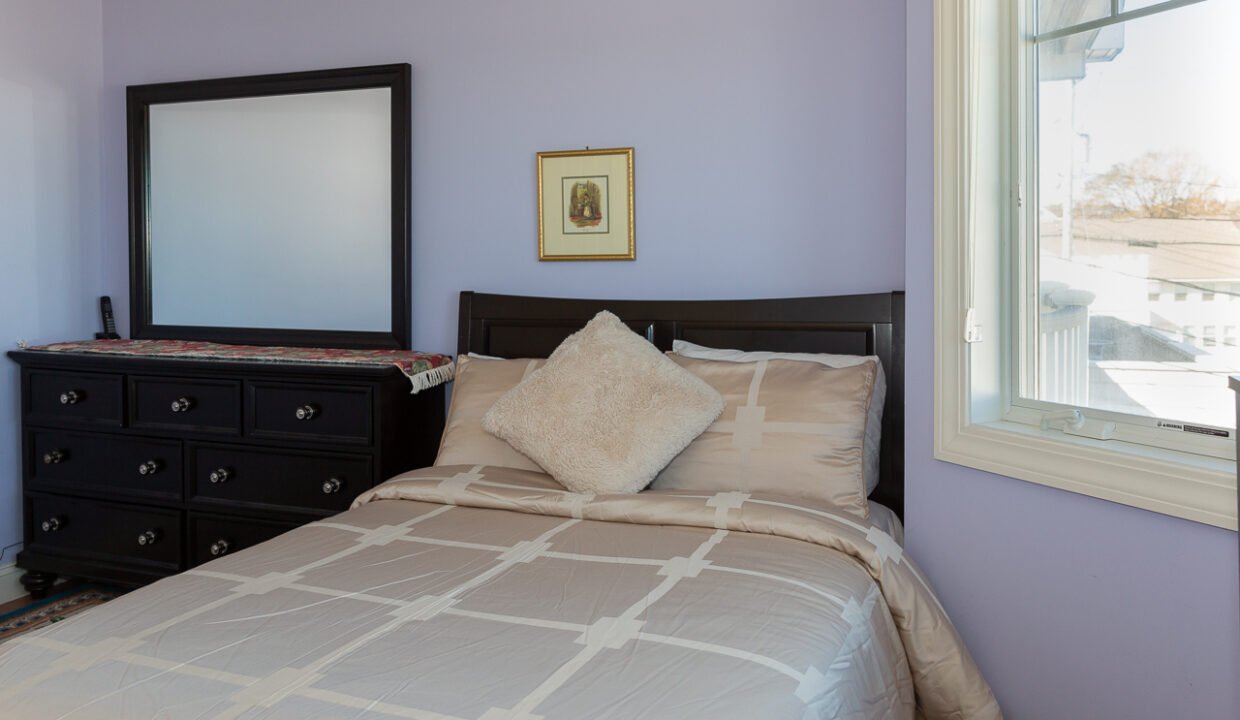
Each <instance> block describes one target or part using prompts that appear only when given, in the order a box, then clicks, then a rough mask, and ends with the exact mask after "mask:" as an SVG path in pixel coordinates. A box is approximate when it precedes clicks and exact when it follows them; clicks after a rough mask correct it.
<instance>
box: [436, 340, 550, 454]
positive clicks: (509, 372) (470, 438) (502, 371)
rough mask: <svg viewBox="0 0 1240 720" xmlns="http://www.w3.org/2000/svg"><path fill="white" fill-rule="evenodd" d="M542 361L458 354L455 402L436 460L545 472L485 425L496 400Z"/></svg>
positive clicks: (453, 395)
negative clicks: (487, 415) (485, 427)
mask: <svg viewBox="0 0 1240 720" xmlns="http://www.w3.org/2000/svg"><path fill="white" fill-rule="evenodd" d="M543 362H544V361H543V360H529V359H526V360H500V359H481V358H477V357H471V356H468V355H462V356H461V357H459V358H457V360H456V378H455V380H454V382H453V385H452V404H451V405H450V406H449V407H448V421H447V422H446V423H445V424H444V429H443V438H442V439H441V440H440V441H439V455H437V456H436V457H435V464H436V465H496V466H499V467H510V468H516V469H518V470H535V471H537V472H543V469H542V468H540V467H538V465H537V464H536V463H535V462H534V461H533V460H530V459H529V458H527V457H526V456H524V455H522V454H521V453H519V452H517V451H516V450H514V449H513V448H512V446H511V445H509V444H508V443H506V442H504V441H503V440H500V439H499V438H497V437H495V436H494V435H492V434H490V433H488V432H487V431H485V430H483V429H482V416H483V415H486V413H487V410H490V409H491V406H492V405H494V404H495V401H496V400H499V398H500V396H501V395H503V394H504V393H506V392H508V391H509V390H511V389H513V388H514V387H516V386H517V385H519V384H520V383H521V381H522V380H524V379H525V377H526V376H527V375H529V374H530V373H532V372H533V371H534V370H535V369H536V368H538V367H541V366H542V364H543Z"/></svg>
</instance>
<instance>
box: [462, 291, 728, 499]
mask: <svg viewBox="0 0 1240 720" xmlns="http://www.w3.org/2000/svg"><path fill="white" fill-rule="evenodd" d="M724 405H725V402H724V400H723V397H722V396H721V395H720V394H719V392H718V391H716V390H715V389H714V388H712V387H711V386H710V385H709V384H707V383H706V382H705V381H703V380H702V379H701V378H698V377H696V376H695V375H694V374H693V373H691V372H689V371H687V370H685V369H684V368H681V367H679V366H678V365H677V364H676V363H674V362H672V361H671V360H669V359H668V358H666V357H664V355H663V353H660V352H659V351H658V350H657V349H655V347H654V346H653V345H651V344H650V343H649V342H647V341H646V340H645V339H644V338H642V337H641V336H640V335H638V334H637V333H635V332H633V331H632V330H631V329H629V327H628V326H627V325H625V324H624V323H623V322H621V321H620V318H618V317H616V316H615V315H613V314H611V313H610V312H607V311H605V310H604V311H603V312H601V313H599V314H598V315H596V316H595V317H594V319H593V320H591V321H590V322H589V323H588V324H587V325H586V326H585V327H584V328H583V329H581V330H579V331H577V332H575V333H573V334H572V335H570V336H569V337H568V338H567V339H565V340H564V342H563V343H561V344H560V346H559V347H558V348H556V350H555V352H553V353H552V354H551V357H549V358H548V359H547V364H546V365H544V366H543V367H541V368H539V369H538V370H536V371H534V372H533V373H531V374H530V375H529V376H528V377H527V378H526V379H525V380H524V381H522V383H521V384H520V385H518V386H517V387H515V388H513V389H512V390H510V391H508V392H507V393H505V394H504V395H503V396H502V397H500V399H499V400H497V401H496V403H495V404H494V405H493V406H492V407H491V409H490V410H489V411H488V412H487V414H486V415H485V416H484V417H483V419H482V427H483V428H484V429H485V430H486V431H487V432H489V433H491V434H493V435H496V436H498V437H500V438H502V439H504V440H507V441H508V443H509V444H511V445H512V446H513V447H514V448H516V449H517V450H519V451H520V452H521V453H523V454H524V455H527V456H528V457H529V458H530V459H532V460H534V462H536V463H538V464H539V465H540V466H542V467H543V469H545V470H546V471H547V472H549V473H551V475H552V477H554V478H555V479H556V480H558V481H559V482H560V484H561V485H563V486H564V487H566V488H568V489H569V490H572V491H573V492H583V493H599V494H606V493H634V492H638V491H639V490H641V489H643V488H645V487H646V486H647V485H649V484H650V481H651V480H653V479H654V476H655V475H656V474H658V472H659V471H660V470H662V469H663V468H664V467H665V466H666V465H667V464H668V463H669V462H671V461H672V458H674V457H676V454H677V453H679V452H680V451H681V450H683V449H684V448H685V446H687V445H688V444H689V443H690V442H692V441H693V439H694V438H696V437H697V436H698V435H699V434H701V432H702V431H703V430H705V429H706V428H707V427H709V426H710V424H711V423H712V422H714V421H715V418H717V417H719V414H720V413H722V412H723V408H724Z"/></svg>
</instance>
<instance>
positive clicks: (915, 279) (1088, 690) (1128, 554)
mask: <svg viewBox="0 0 1240 720" xmlns="http://www.w3.org/2000/svg"><path fill="white" fill-rule="evenodd" d="M931 6H932V3H931V1H930V0H909V2H908V15H907V23H908V44H907V62H908V73H907V83H908V100H907V103H908V108H907V112H908V140H907V157H908V162H907V164H908V179H907V182H908V185H907V188H908V189H907V198H908V205H907V215H906V218H905V224H906V228H907V236H908V244H907V247H906V249H905V253H906V254H905V263H906V266H907V276H906V284H907V289H908V307H909V317H908V322H909V333H908V346H909V348H910V352H909V354H908V358H909V361H908V369H907V377H908V387H909V394H908V399H907V412H908V416H907V418H908V420H907V422H908V426H907V427H908V459H907V472H908V480H907V498H906V506H907V508H908V518H907V538H908V545H909V547H910V548H912V552H913V553H914V556H915V557H916V558H917V560H918V561H919V562H920V563H921V564H922V566H923V567H924V568H925V570H926V572H927V573H928V574H929V575H930V577H931V578H932V580H933V582H934V584H935V586H936V588H937V589H938V591H939V594H940V596H941V598H942V600H943V602H944V605H945V606H946V607H947V609H948V610H949V612H950V613H951V615H952V619H953V620H954V621H955V623H956V625H957V627H958V628H959V629H960V631H961V634H962V635H964V637H965V639H966V640H967V641H968V644H969V647H970V649H971V650H972V651H973V654H974V656H975V657H976V658H977V660H978V662H979V664H980V665H981V666H982V668H983V669H984V671H985V673H986V676H987V678H988V679H989V680H990V682H991V684H992V686H993V687H994V689H995V692H996V694H997V695H998V697H999V700H1000V702H1001V703H1002V704H1003V706H1004V708H1005V710H1006V712H1007V714H1008V717H1010V718H1014V719H1015V720H1023V719H1025V718H1031V719H1035V718H1036V719H1041V718H1048V719H1051V718H1054V719H1058V718H1091V719H1093V718H1096V719H1098V720H1112V719H1114V720H1121V719H1122V720H1135V719H1138V718H1150V719H1151V720H1154V719H1157V720H1164V719H1165V718H1194V719H1196V718H1201V719H1202V720H1206V719H1207V718H1210V719H1214V718H1217V719H1218V720H1223V719H1224V718H1240V599H1238V597H1237V592H1238V590H1237V588H1238V587H1240V582H1238V578H1237V567H1238V561H1237V550H1236V534H1235V533H1233V532H1228V531H1225V530H1219V529H1217V528H1212V527H1207V526H1204V525H1198V524H1195V523H1191V522H1186V521H1182V520H1175V519H1172V518H1169V517H1166V516H1162V515H1156V514H1154V513H1149V512H1145V511H1142V510H1135V509H1132V508H1128V507H1125V506H1122V505H1116V504H1112V503H1108V502H1105V501H1101V500H1094V499H1092V498H1087V497H1084V496H1081V495H1074V494H1071V493H1066V492H1061V491H1058V490H1053V489H1051V488H1047V487H1043V486H1040V485H1033V484H1029V483H1025V482H1021V481H1018V480H1012V479H1009V478H1005V477H1000V476H996V475H990V474H987V473H983V472H977V471H973V470H967V469H965V468H962V467H959V466H955V465H950V464H947V463H942V462H938V461H935V460H933V459H932V452H933V448H932V443H933V435H932V432H931V427H932V422H933V394H932V388H933V378H932V372H933V366H932V360H933V358H932V356H931V353H929V352H917V351H915V350H914V349H915V348H930V347H931V346H932V344H933V336H932V323H933V316H932V313H931V298H932V296H933V290H932V289H933V285H932V281H933V277H932V272H931V266H932V261H933V248H932V241H933V236H932V227H931V223H932V220H933V215H932V206H931V202H932V199H933V198H932V192H933V179H932V167H933V166H932V162H933V145H932V139H931V132H932V128H933V119H932V115H931V112H932V105H931V98H932V96H931V92H932V89H931V86H932V75H931V63H932V35H931V33H932V29H931V28H932V12H931Z"/></svg>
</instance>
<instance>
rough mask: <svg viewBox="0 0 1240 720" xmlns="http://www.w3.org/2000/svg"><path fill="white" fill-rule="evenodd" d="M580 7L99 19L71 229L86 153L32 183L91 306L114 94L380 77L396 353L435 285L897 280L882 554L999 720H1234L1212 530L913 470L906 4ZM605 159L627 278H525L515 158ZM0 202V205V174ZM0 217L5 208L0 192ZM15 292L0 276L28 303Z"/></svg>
mask: <svg viewBox="0 0 1240 720" xmlns="http://www.w3.org/2000/svg"><path fill="white" fill-rule="evenodd" d="M26 6H30V7H36V5H35V3H33V2H29V3H24V4H22V7H26ZM906 6H907V13H906ZM0 7H3V8H5V10H6V12H5V18H4V19H5V21H6V22H5V25H4V26H3V27H0V41H6V42H0V53H5V54H0V57H3V58H4V60H5V61H4V62H3V63H2V64H0V72H2V73H3V78H4V79H5V80H8V79H9V75H10V74H11V73H10V66H11V65H14V63H12V62H11V61H10V60H9V59H8V54H7V53H11V52H13V51H12V50H9V49H8V48H7V47H6V46H8V45H9V42H7V41H8V40H9V38H8V37H6V36H5V35H4V27H11V26H12V25H11V24H10V23H8V22H7V21H8V17H9V13H8V12H7V10H8V7H9V6H8V5H0ZM75 8H76V6H75ZM595 8H596V6H593V5H584V6H583V5H581V4H579V3H570V2H567V1H565V0H546V1H543V2H539V3H513V2H502V1H500V0H493V1H489V2H483V1H481V0H478V1H475V2H457V3H429V2H426V3H414V2H400V1H398V0H391V1H390V2H377V1H375V2H353V3H340V2H332V1H328V0H301V1H296V2H295V1H294V0H267V1H265V2H262V3H250V2H242V1H240V0H232V1H229V2H213V3H201V2H189V1H188V0H177V1H172V0H106V1H105V3H104V10H103V20H102V24H103V49H102V52H103V57H104V72H103V76H102V82H103V88H104V92H103V105H102V117H101V123H102V124H101V127H102V138H103V163H102V167H101V170H102V178H103V186H102V187H103V188H104V191H103V196H102V206H101V209H100V207H99V206H98V205H97V204H96V203H95V200H94V198H93V196H92V195H91V194H90V192H87V191H86V190H88V189H89V188H90V187H93V184H92V182H93V181H92V180H91V178H92V177H93V171H92V169H91V167H90V164H89V163H90V161H89V156H90V153H89V149H90V143H92V142H95V141H96V140H94V139H93V138H94V136H93V135H92V134H91V132H88V131H81V130H78V131H66V132H61V133H60V137H62V138H68V139H71V140H73V141H74V142H77V143H80V144H82V146H83V147H84V148H85V149H86V150H87V152H85V155H86V160H83V159H82V154H81V153H73V154H66V155H65V157H66V158H69V159H71V160H76V161H79V162H84V165H83V167H81V168H77V169H76V170H75V171H74V172H76V173H77V174H76V175H73V174H70V175H61V176H58V177H59V179H56V178H53V179H51V180H50V181H48V183H47V187H50V188H59V189H58V190H55V191H54V193H55V194H54V195H53V196H54V197H56V199H55V200H54V204H56V205H57V206H58V207H59V208H60V209H63V208H62V207H61V206H63V205H64V204H66V203H70V202H72V203H76V205H70V210H69V214H70V216H72V217H74V218H76V219H77V222H78V224H86V225H89V219H90V218H92V217H94V215H95V214H96V213H101V216H102V223H103V243H104V247H105V249H106V252H105V253H104V255H103V257H105V258H106V261H105V262H104V284H103V287H104V288H105V289H106V290H108V291H110V292H111V293H112V294H113V295H114V296H115V297H118V298H123V297H124V296H125V290H126V288H127V283H128V280H127V270H126V265H125V257H126V240H125V238H126V225H127V220H126V216H125V187H124V180H125V148H124V142H123V137H124V134H123V128H124V104H123V97H124V86H125V85H127V84H131V83H139V82H154V81H162V80H178V79H188V78H197V77H208V76H220V75H232V74H248V73H258V72H278V71H289V70H303V69H309V68H315V67H332V66H343V65H353V64H365V63H376V62H393V61H408V62H411V63H412V64H413V67H414V138H413V140H414V165H415V168H416V169H415V175H414V202H415V205H414V218H415V220H414V246H415V247H414V257H415V259H416V264H415V267H414V283H415V286H414V287H415V289H414V307H415V310H414V323H415V325H414V336H415V340H416V342H417V344H418V345H419V346H422V347H425V348H428V349H436V350H447V349H451V348H452V344H453V328H454V314H455V294H456V292H457V291H459V290H460V289H463V288H477V289H482V290H490V291H500V292H524V293H539V294H561V295H583V296H585V295H594V296H617V297H619V296H629V297H653V296H665V297H708V296H728V297H736V296H744V295H750V296H761V295H771V296H773V295H785V294H799V293H834V292H854V291H879V290H888V289H891V288H894V287H899V286H901V285H902V284H905V283H906V282H907V287H908V290H909V310H910V337H909V347H910V353H909V359H910V363H909V387H910V389H911V392H910V395H909V399H908V403H909V407H908V410H909V428H908V434H909V461H908V465H909V468H908V469H909V481H908V485H909V487H908V492H909V503H908V504H909V517H908V531H909V544H910V546H911V547H912V548H913V552H914V553H915V556H916V557H917V558H918V559H919V561H920V562H921V563H922V565H924V566H925V568H926V569H927V571H928V572H929V573H930V575H931V577H932V579H933V580H934V582H935V584H936V585H937V587H938V588H939V591H940V593H941V595H942V596H943V599H944V601H945V604H946V605H947V607H948V609H949V610H950V611H951V613H952V615H953V618H954V619H955V621H956V623H957V625H958V626H959V628H960V630H961V632H962V634H963V635H964V636H965V638H966V640H967V641H968V643H969V645H970V647H971V648H972V649H973V651H974V653H975V655H976V656H977V657H978V659H979V661H980V662H981V664H982V666H983V668H984V669H985V672H986V674H987V676H988V677H989V678H990V680H991V681H992V683H993V684H994V686H995V689H996V692H997V693H998V695H999V697H1000V700H1001V701H1002V702H1003V703H1004V705H1005V707H1006V708H1007V710H1008V714H1009V716H1010V717H1013V718H1017V719H1018V720H1020V719H1022V718H1076V717H1089V718H1165V717H1182V718H1233V717H1240V695H1238V692H1240V691H1238V690H1237V688H1236V683H1235V679H1236V678H1237V677H1240V627H1238V626H1237V622H1238V621H1237V617H1238V612H1240V611H1238V610H1237V597H1236V592H1237V591H1236V588H1237V578H1236V572H1237V559H1236V545H1235V542H1236V538H1235V535H1234V534H1232V533H1228V532H1225V531H1221V530H1215V529H1211V528H1207V527H1204V526H1200V525H1195V524H1192V523H1187V522H1181V521H1177V520H1172V519H1169V518H1165V517H1162V516H1158V515H1153V514H1150V513H1145V512H1142V511H1138V510H1131V509H1128V508H1124V507H1121V506H1118V505H1112V504H1109V503H1105V502H1101V501H1095V500H1091V499H1088V498H1084V497H1081V496H1077V495H1072V494H1068V493H1063V492H1059V491H1055V490H1051V489H1047V488H1043V487H1040V486H1035V485H1030V484H1026V483H1022V482H1019V481H1015V480H1010V479H1007V478H1002V477H996V476H992V475H987V474H984V473H979V472H973V471H969V470H965V469H962V468H959V467H955V466H951V465H946V464H943V463H938V462H935V461H934V460H932V459H931V432H930V427H931V418H932V415H931V401H932V398H931V365H930V360H931V359H930V353H929V352H928V348H929V347H931V344H932V343H931V340H932V338H931V334H930V323H931V315H930V303H929V301H930V298H931V288H932V284H931V280H932V278H931V276H930V265H931V259H932V249H931V235H930V222H931V209H930V202H931V194H932V184H931V182H932V181H931V174H930V168H931V150H932V148H931V144H930V143H931V139H930V129H931V95H930V82H931V77H930V62H931V35H930V33H931V30H930V28H931V19H932V18H931V2H930V0H907V3H901V2H899V1H898V0H872V1H869V2H863V0H803V1H799V2H793V1H792V0H782V1H781V2H779V3H763V2H757V1H756V0H745V1H741V0H727V1H723V2H712V3H705V2H701V3H689V2H684V3H672V2H656V1H654V0H641V1H640V2H626V3H622V4H620V3H615V4H612V6H610V7H608V8H607V9H606V11H603V10H596V9H595ZM54 12H55V11H53V10H48V11H45V12H44V11H39V12H36V11H34V10H30V9H26V10H23V14H24V16H23V17H19V21H20V20H28V21H29V22H30V23H36V21H37V22H38V23H44V24H48V23H53V20H52V15H54ZM88 15H89V13H88ZM78 22H84V21H82V20H70V19H68V18H66V19H65V21H64V23H54V24H56V25H57V27H58V31H63V30H64V28H59V25H61V24H68V25H73V24H74V23H78ZM16 26H17V27H19V28H22V29H21V32H22V33H23V34H26V28H25V27H22V26H23V22H18V23H16ZM94 42H95V43H96V44H97V39H96V40H95V41H94ZM43 43H44V44H45V45H48V46H49V47H47V48H46V49H45V50H39V49H38V47H36V46H34V45H31V46H30V49H28V50H24V51H19V52H22V53H26V54H24V55H21V61H20V62H17V63H16V64H15V65H14V66H15V67H17V68H19V69H20V68H22V67H25V66H26V65H29V66H30V67H32V68H35V69H37V70H38V71H39V72H40V73H44V72H47V70H48V68H56V67H63V66H64V64H65V63H69V64H74V65H75V68H74V69H73V72H72V73H69V69H62V72H63V73H69V74H68V75H67V77H69V78H72V79H71V80H62V81H61V82H62V85H65V86H67V87H69V88H70V89H71V91H72V92H70V93H69V100H68V101H66V102H68V105H69V106H70V107H76V105H77V104H78V103H80V101H81V100H82V99H83V98H93V97H94V95H93V92H94V87H93V85H92V83H93V82H94V81H93V80H91V78H92V77H94V76H93V75H91V73H92V72H97V71H94V70H92V66H91V64H90V62H89V61H88V60H87V59H86V58H84V55H90V54H91V52H92V51H91V50H90V48H91V47H92V45H91V41H90V39H89V38H85V39H82V41H81V42H72V43H70V42H68V41H65V42H64V45H63V46H61V45H59V44H57V43H47V42H46V40H44V41H43ZM905 43H907V48H905ZM23 47H24V46H23ZM905 50H907V53H906V52H905ZM40 53H45V55H46V56H45V55H44V54H40ZM45 66H46V67H45ZM906 71H907V72H906ZM79 74H80V76H79ZM0 87H7V86H0ZM906 103H907V106H908V107H907V113H906V108H905V105H906ZM0 107H3V106H0ZM79 111H80V110H78V111H73V112H69V111H66V113H67V115H66V116H68V117H77V115H76V114H75V113H76V112H79ZM2 112H3V110H0V113H2ZM80 112H84V111H80ZM0 117H6V118H7V115H0ZM82 117H86V115H82ZM6 122H7V120H6ZM41 124H42V123H40V125H41ZM83 138H87V139H88V140H89V142H83ZM5 142H6V141H5V140H4V139H2V138H0V143H5ZM629 144H631V145H634V146H636V148H637V183H638V184H637V218H638V257H639V260H638V261H637V262H635V263H598V264H576V263H574V264H539V263H538V262H537V261H536V260H535V251H534V243H535V239H534V232H535V230H534V228H535V225H534V223H535V218H534V201H533V193H534V187H533V184H534V181H533V154H534V153H535V152H536V151H538V150H549V149H559V148H570V147H580V146H584V145H591V146H595V147H598V146H608V145H629ZM0 147H4V148H6V149H7V148H8V147H9V146H8V145H7V144H0ZM14 147H18V146H17V145H14ZM906 161H907V164H908V170H909V172H908V174H907V176H906V173H905V163H906ZM65 178H70V179H69V180H65ZM3 182H8V183H9V184H13V183H12V179H11V176H10V174H9V171H7V170H6V169H2V168H0V183H3ZM74 188H76V190H74ZM83 188H85V189H83ZM71 191H72V192H71ZM47 192H48V191H47V190H45V189H44V188H43V186H40V193H41V194H42V195H46V194H47ZM906 194H907V206H906V197H905V196H906ZM0 197H3V198H5V202H6V203H8V202H9V201H8V198H10V197H18V198H23V197H29V193H28V192H27V193H26V194H25V195H23V194H22V193H21V192H17V193H16V194H10V192H9V191H8V189H7V186H6V187H5V191H4V192H3V194H0ZM30 212H33V213H34V215H30ZM30 212H28V213H27V215H26V216H30V217H41V218H43V219H44V220H46V221H48V222H51V221H52V220H54V219H56V218H57V217H58V215H55V214H51V213H47V212H45V211H38V210H31V211H30ZM40 212H42V213H43V214H41V215H40V214H39V213H40ZM0 217H4V216H0ZM23 217H25V216H23ZM83 219H85V221H84V220H83ZM4 228H5V233H4V238H5V240H4V241H5V242H6V246H5V252H6V253H9V252H10V251H9V250H8V245H7V243H9V242H10V241H9V240H8V237H10V234H9V233H8V232H7V228H8V226H7V225H5V226H4ZM80 233H81V235H82V237H83V238H85V239H84V240H83V242H82V245H81V246H80V247H81V248H82V249H83V250H84V251H85V252H84V253H83V258H86V257H93V258H94V259H95V260H98V259H99V256H98V255H97V254H96V255H93V256H91V252H93V250H92V247H93V246H92V238H93V235H92V234H91V228H89V227H86V228H84V229H80ZM906 236H907V245H906V241H905V237H906ZM46 237H50V238H52V241H50V242H51V248H53V252H55V248H58V247H59V248H60V249H61V251H62V252H64V253H68V254H70V255H71V253H72V251H73V248H74V246H73V245H71V244H70V245H65V244H64V242H68V241H63V242H62V243H61V244H60V245H57V243H56V241H55V238H58V237H59V238H62V239H63V238H64V237H66V236H65V235H64V234H63V233H62V234H59V235H58V234H56V233H49V234H47V235H46ZM24 247H25V252H26V253H27V254H29V253H31V252H33V251H32V250H31V249H30V246H24ZM39 247H40V252H42V251H43V250H42V247H43V245H42V242H41V243H40V245H39ZM18 256H19V257H26V256H23V255H21V254H20V253H19V255H18ZM61 259H62V260H63V259H66V258H61ZM23 262H27V263H33V262H34V261H33V260H25V261H23ZM6 267H11V266H6ZM76 267H77V270H76V271H75V272H78V273H79V274H82V273H86V270H84V268H86V267H89V265H88V264H85V262H81V263H78V264H77V265H76ZM858 268H862V269H864V270H863V271H858ZM27 274H28V273H23V275H22V277H20V278H17V280H18V281H19V283H20V282H21V281H26V282H27V283H30V282H34V281H31V280H28V279H27V278H26V275H27ZM37 274H38V273H36V275H37ZM87 275H88V273H87ZM88 280H89V277H86V278H84V280H83V282H81V283H79V285H81V286H83V287H90V282H88ZM47 283H48V284H47V285H46V286H45V289H44V290H43V291H42V293H43V294H39V293H38V292H37V290H38V288H29V287H28V285H27V286H22V287H27V288H28V289H27V290H26V291H25V292H18V291H16V290H10V289H9V286H10V283H6V284H5V285H4V286H3V288H4V289H0V293H4V296H3V297H4V298H5V299H10V302H11V304H12V303H17V302H19V301H21V302H29V301H28V298H30V297H38V298H39V303H38V305H37V308H38V311H39V313H41V314H53V315H61V316H64V317H63V318H61V319H60V320H58V321H57V322H58V323H59V324H57V325H55V326H54V327H53V326H51V325H49V327H50V332H53V333H57V334H65V333H74V332H76V331H77V330H78V328H79V327H80V328H82V329H88V326H89V324H90V323H89V322H88V321H87V319H86V317H87V316H86V315H83V316H82V317H75V316H74V315H73V313H72V312H69V310H70V309H71V308H76V307H78V306H80V305H82V302H81V301H82V298H69V299H64V298H63V296H61V295H58V294H57V293H60V292H63V290H64V288H66V287H77V286H78V285H69V284H67V283H66V282H64V281H63V279H59V278H58V279H56V281H55V282H54V283H53V282H52V280H50V279H48V280H47ZM83 294H84V295H87V296H90V295H93V294H96V293H95V291H91V292H88V293H87V292H84V293H83ZM48 295H51V296H50V297H48ZM87 299H89V298H87ZM120 310H121V313H122V316H123V314H124V308H123V306H122V307H121V308H120ZM0 318H4V319H0V322H6V321H8V320H7V318H5V317H4V316H3V315H0ZM75 323H76V324H75ZM4 327H5V328H7V327H8V326H7V325H6V326H4ZM5 339H7V338H6V336H4V335H0V340H5ZM0 403H3V404H0V407H8V408H13V407H15V402H14V401H12V400H11V398H10V399H9V400H7V401H5V400H4V399H3V398H0ZM14 422H15V416H14V415H13V413H12V412H10V414H9V415H8V416H4V417H3V418H0V439H3V440H4V442H5V445H4V447H14V446H15V445H16V438H15V437H14V430H13V427H14V426H13V423H14ZM6 423H7V424H6ZM5 507H10V506H9V505H7V504H6V505H5ZM0 528H3V525H2V524H0Z"/></svg>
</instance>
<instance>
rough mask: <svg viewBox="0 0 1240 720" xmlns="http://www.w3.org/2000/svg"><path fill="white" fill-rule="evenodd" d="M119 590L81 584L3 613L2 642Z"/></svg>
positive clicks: (101, 601) (93, 603) (115, 594)
mask: <svg viewBox="0 0 1240 720" xmlns="http://www.w3.org/2000/svg"><path fill="white" fill-rule="evenodd" d="M120 594H121V591H119V590H117V589H115V588H110V587H107V586H103V585H79V586H77V587H74V588H72V589H69V590H65V591H62V592H59V593H56V594H54V595H49V596H48V597H46V598H44V599H42V600H38V601H35V602H33V603H31V604H29V605H26V606H24V607H21V608H18V609H16V610H13V611H12V612H9V613H6V614H4V615H0V643H2V642H4V641H5V640H11V639H12V638H14V637H17V636H18V635H21V634H23V633H28V632H30V631H31V630H34V629H36V628H41V627H45V626H47V625H51V624H52V623H55V622H60V621H61V620H64V619H65V618H67V617H70V616H72V615H76V614H78V613H80V612H82V611H84V610H88V609H90V608H92V607H95V606H96V605H102V604H103V603H105V602H107V601H109V600H111V599H112V598H114V597H116V596H117V595H120Z"/></svg>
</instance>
